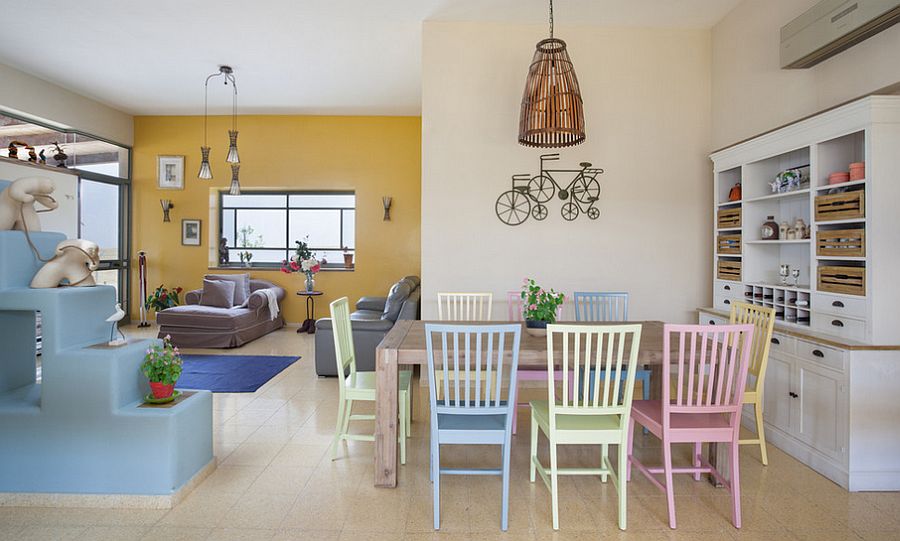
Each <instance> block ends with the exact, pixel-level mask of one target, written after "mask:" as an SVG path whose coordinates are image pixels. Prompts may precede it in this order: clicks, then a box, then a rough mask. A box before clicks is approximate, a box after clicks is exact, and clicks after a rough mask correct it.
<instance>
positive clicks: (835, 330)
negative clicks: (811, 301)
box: [812, 312, 866, 341]
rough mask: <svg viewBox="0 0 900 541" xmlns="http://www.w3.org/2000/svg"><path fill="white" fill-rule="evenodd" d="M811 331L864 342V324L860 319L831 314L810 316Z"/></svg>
mask: <svg viewBox="0 0 900 541" xmlns="http://www.w3.org/2000/svg"><path fill="white" fill-rule="evenodd" d="M812 327H813V329H815V330H817V331H819V332H824V333H828V334H833V335H835V336H840V337H842V338H849V339H850V340H859V341H865V340H866V322H865V321H863V320H861V319H853V318H849V317H842V316H836V315H833V314H820V313H818V312H813V314H812Z"/></svg>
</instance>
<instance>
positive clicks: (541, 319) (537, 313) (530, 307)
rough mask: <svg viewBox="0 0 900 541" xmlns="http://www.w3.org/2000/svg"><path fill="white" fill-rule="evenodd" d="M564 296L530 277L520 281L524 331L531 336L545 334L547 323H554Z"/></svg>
mask: <svg viewBox="0 0 900 541" xmlns="http://www.w3.org/2000/svg"><path fill="white" fill-rule="evenodd" d="M565 300H566V296H565V295H564V294H562V293H557V292H556V291H554V290H553V289H550V290H549V291H548V290H546V289H544V288H542V287H541V286H539V285H537V283H535V281H534V280H532V279H531V278H525V279H524V280H523V281H522V312H523V314H522V315H523V316H524V319H525V332H527V333H528V334H530V335H532V336H546V335H547V325H548V324H550V323H556V316H557V314H558V312H559V307H560V306H562V303H563V301H565Z"/></svg>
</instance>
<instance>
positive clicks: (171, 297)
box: [144, 285, 183, 312]
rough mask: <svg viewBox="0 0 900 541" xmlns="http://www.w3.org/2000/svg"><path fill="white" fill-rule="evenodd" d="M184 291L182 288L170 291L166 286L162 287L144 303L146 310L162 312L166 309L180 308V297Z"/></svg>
mask: <svg viewBox="0 0 900 541" xmlns="http://www.w3.org/2000/svg"><path fill="white" fill-rule="evenodd" d="M182 291H183V289H181V288H180V287H174V288H172V289H171V290H169V289H166V288H165V286H163V285H160V286H159V287H158V288H156V290H155V291H154V292H153V293H151V294H150V295H149V296H148V297H147V300H145V301H144V308H146V309H147V310H156V311H157V312H161V311H163V310H165V309H166V308H172V307H173V306H178V305H179V304H181V299H180V298H179V297H178V296H179V295H181V292H182Z"/></svg>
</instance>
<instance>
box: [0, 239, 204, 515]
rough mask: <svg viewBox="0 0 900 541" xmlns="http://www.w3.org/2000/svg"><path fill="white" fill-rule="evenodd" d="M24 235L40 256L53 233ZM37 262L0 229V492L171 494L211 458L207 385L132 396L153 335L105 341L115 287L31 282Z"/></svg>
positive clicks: (49, 250) (47, 251) (143, 387)
mask: <svg viewBox="0 0 900 541" xmlns="http://www.w3.org/2000/svg"><path fill="white" fill-rule="evenodd" d="M31 236H32V240H33V241H34V243H35V245H36V247H37V248H38V250H39V252H40V253H41V255H42V257H44V258H45V259H46V258H48V257H50V256H51V255H52V254H53V251H54V249H55V247H56V245H57V243H59V242H60V241H62V240H64V237H63V235H60V234H56V233H32V235H31ZM40 266H41V262H40V261H38V260H37V258H36V257H34V255H33V253H32V251H31V249H30V248H29V246H28V244H27V242H26V239H25V235H24V234H23V233H22V232H20V231H0V493H17V494H20V495H21V494H24V493H29V494H32V495H34V494H35V493H44V494H90V495H98V494H108V495H117V496H121V495H135V496H163V497H165V496H176V495H178V493H179V492H180V491H181V489H182V488H184V487H185V486H187V485H188V483H189V482H190V481H191V480H192V479H194V478H196V477H197V476H198V474H203V473H206V472H208V471H209V469H210V468H211V467H212V466H211V465H212V464H213V460H214V459H213V449H212V395H211V394H210V393H209V392H206V391H198V392H196V393H193V394H191V395H190V396H188V397H187V398H185V399H183V400H181V401H179V402H178V403H177V404H175V405H173V406H172V407H168V408H144V407H139V406H140V405H141V403H142V397H143V396H144V395H145V394H147V393H148V392H149V386H148V384H147V382H146V379H145V378H144V376H143V375H142V374H141V373H140V369H139V367H140V365H141V362H142V361H143V356H144V353H145V351H146V349H147V347H148V346H149V345H151V344H152V343H154V342H155V341H153V340H138V341H133V342H130V343H129V344H128V345H125V346H122V347H117V348H112V347H107V346H106V342H107V341H108V340H109V336H110V324H109V323H106V321H105V320H106V318H107V317H109V316H110V315H111V314H112V313H113V312H114V307H115V303H116V292H115V289H114V288H112V287H109V286H96V287H72V288H67V287H63V288H56V289H31V288H29V287H28V284H29V283H30V281H31V278H32V277H33V276H34V274H35V273H36V272H37V270H38V269H39V268H40ZM37 311H40V312H41V315H42V319H43V331H42V334H43V353H42V356H41V364H42V381H41V382H40V383H38V382H37V381H36V369H35V313H36V312H37ZM2 496H3V494H0V497H2ZM6 497H7V498H11V496H10V495H9V494H7V495H6ZM37 501H40V500H37ZM110 501H117V500H110ZM153 501H154V502H156V503H155V504H154V505H158V504H159V502H160V501H165V498H163V499H162V500H161V499H159V498H156V499H155V500H153ZM132 504H133V503H132V502H129V503H128V505H132Z"/></svg>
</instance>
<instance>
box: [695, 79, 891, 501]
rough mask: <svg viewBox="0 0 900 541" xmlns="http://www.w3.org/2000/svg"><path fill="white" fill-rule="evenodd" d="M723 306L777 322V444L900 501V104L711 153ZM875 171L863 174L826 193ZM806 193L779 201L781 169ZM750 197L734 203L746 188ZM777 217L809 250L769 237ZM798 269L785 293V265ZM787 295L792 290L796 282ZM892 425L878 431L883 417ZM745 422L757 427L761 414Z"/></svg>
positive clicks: (839, 115) (841, 113) (864, 105)
mask: <svg viewBox="0 0 900 541" xmlns="http://www.w3.org/2000/svg"><path fill="white" fill-rule="evenodd" d="M711 159H712V160H713V162H714V174H715V178H714V189H713V192H714V200H713V214H714V220H713V232H714V236H715V237H716V243H715V248H714V249H713V260H714V270H713V272H714V277H715V278H714V280H713V298H714V305H713V307H712V308H710V309H701V310H700V316H699V319H700V322H702V323H717V324H721V323H725V322H727V312H728V311H729V310H730V308H731V305H732V304H733V303H734V302H738V301H744V302H749V303H752V304H756V305H760V306H768V307H771V308H773V309H774V310H775V312H776V319H777V321H776V332H775V335H774V339H773V341H772V346H771V350H770V358H769V364H768V370H767V373H766V382H765V389H766V391H765V395H764V413H763V417H764V421H765V423H766V433H767V439H768V440H769V441H770V442H771V443H773V444H774V445H776V446H777V447H779V448H781V449H783V450H784V451H786V452H788V453H789V454H791V455H793V456H794V457H796V458H797V459H799V460H801V461H802V462H804V463H805V464H807V465H809V466H810V467H812V468H813V469H815V470H817V471H819V472H821V473H822V474H824V475H826V476H827V477H829V478H830V479H832V480H834V481H835V482H837V483H839V484H840V485H842V486H844V487H846V488H848V489H849V490H851V491H858V490H895V491H900V425H898V424H897V423H892V422H890V421H888V420H890V419H897V418H900V401H898V400H897V399H896V397H897V396H900V377H898V372H897V367H898V366H900V318H898V317H897V313H896V310H897V307H898V306H900V249H898V247H897V241H898V239H900V96H870V97H867V98H863V99H860V100H857V101H855V102H852V103H850V104H847V105H844V106H841V107H838V108H835V109H832V110H830V111H827V112H824V113H822V114H819V115H816V116H813V117H810V118H807V119H805V120H802V121H800V122H797V123H794V124H791V125H789V126H786V127H783V128H779V129H777V130H774V131H772V132H769V133H766V134H764V135H761V136H759V137H756V138H754V139H751V140H748V141H746V142H743V143H740V144H738V145H735V146H732V147H729V148H727V149H724V150H721V151H718V152H716V153H714V154H712V156H711ZM854 162H865V164H866V177H865V178H864V179H860V180H853V181H849V182H845V183H842V184H837V185H829V184H828V178H829V175H830V174H831V173H834V172H839V171H847V170H848V168H849V165H850V164H851V163H854ZM804 166H805V167H808V171H809V174H808V176H809V182H808V184H805V185H804V184H801V186H800V188H799V189H797V190H796V191H793V192H789V193H776V194H773V193H771V187H770V183H771V182H772V181H773V180H774V178H775V176H776V175H777V174H778V173H780V172H781V171H785V170H787V169H794V168H800V167H804ZM737 182H740V183H741V185H742V197H741V199H739V200H737V201H728V194H729V191H730V190H731V188H732V186H734V184H735V183H737ZM768 216H774V220H775V221H776V222H777V223H779V224H780V223H781V222H787V223H788V224H789V225H793V224H794V221H795V219H796V218H798V217H799V218H802V219H803V221H804V222H805V223H806V224H808V225H809V226H810V228H811V232H810V235H809V236H810V238H808V239H791V240H788V239H779V240H777V241H770V240H762V233H761V227H762V225H763V223H764V222H766V221H767V217H768ZM782 264H787V265H790V267H791V269H799V271H800V273H799V274H800V275H799V278H798V279H797V281H798V283H799V284H800V285H799V286H793V285H785V284H783V283H782V281H781V277H780V276H779V267H780V265H782ZM788 280H789V282H788V283H789V284H793V283H794V279H793V278H789V279H788ZM875 418H877V419H883V420H885V422H884V423H881V422H876V423H873V422H872V421H873V419H875ZM744 424H746V425H748V426H749V427H751V428H755V427H753V424H754V420H753V416H752V415H745V417H744Z"/></svg>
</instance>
